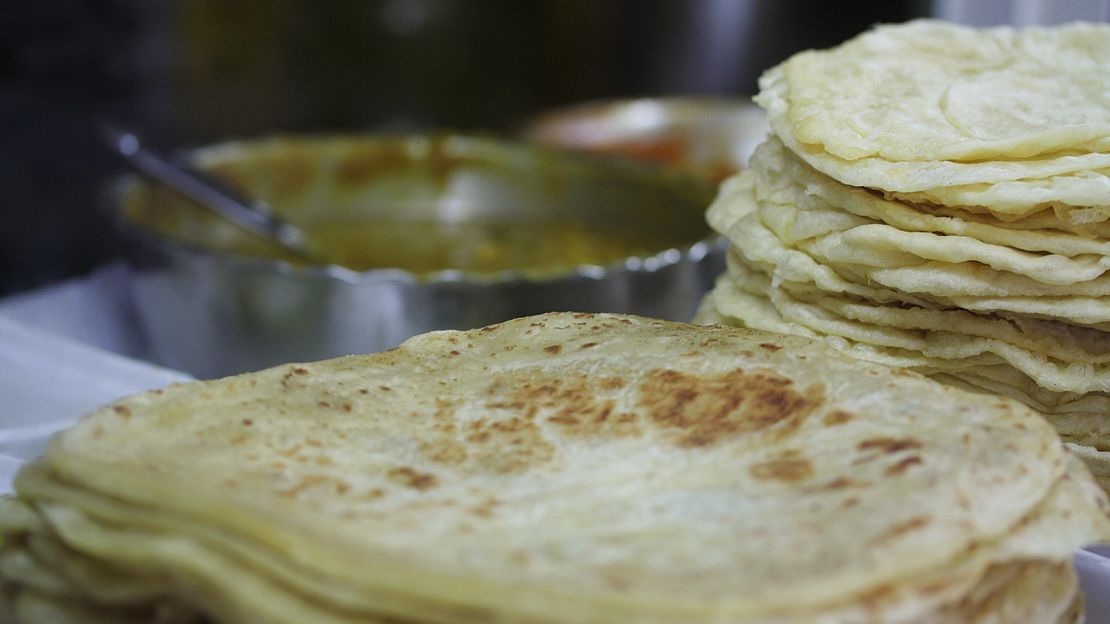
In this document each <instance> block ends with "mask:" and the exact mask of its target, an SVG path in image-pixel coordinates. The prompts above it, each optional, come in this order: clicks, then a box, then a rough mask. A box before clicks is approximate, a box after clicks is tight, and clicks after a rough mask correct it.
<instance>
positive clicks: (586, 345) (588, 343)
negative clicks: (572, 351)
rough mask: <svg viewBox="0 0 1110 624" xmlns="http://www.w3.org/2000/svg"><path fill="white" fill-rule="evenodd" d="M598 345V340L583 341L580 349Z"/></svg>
mask: <svg viewBox="0 0 1110 624" xmlns="http://www.w3.org/2000/svg"><path fill="white" fill-rule="evenodd" d="M596 346H597V343H596V342H583V343H582V344H581V345H579V347H578V348H579V349H589V348H591V347H596Z"/></svg>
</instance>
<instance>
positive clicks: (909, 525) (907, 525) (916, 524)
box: [872, 516, 931, 544]
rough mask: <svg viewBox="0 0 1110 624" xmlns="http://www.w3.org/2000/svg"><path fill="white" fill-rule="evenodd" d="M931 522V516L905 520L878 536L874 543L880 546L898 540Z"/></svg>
mask: <svg viewBox="0 0 1110 624" xmlns="http://www.w3.org/2000/svg"><path fill="white" fill-rule="evenodd" d="M930 521H931V520H930V518H929V516H917V517H916V518H910V519H909V520H905V521H903V522H899V523H897V524H892V525H891V526H890V528H888V529H887V530H885V531H883V532H882V533H880V534H879V535H878V537H876V538H875V539H873V540H872V543H873V544H879V543H882V542H887V541H890V540H892V539H896V538H898V537H901V536H903V535H905V534H907V533H912V532H913V531H916V530H918V529H921V528H923V527H925V525H927V524H929V522H930Z"/></svg>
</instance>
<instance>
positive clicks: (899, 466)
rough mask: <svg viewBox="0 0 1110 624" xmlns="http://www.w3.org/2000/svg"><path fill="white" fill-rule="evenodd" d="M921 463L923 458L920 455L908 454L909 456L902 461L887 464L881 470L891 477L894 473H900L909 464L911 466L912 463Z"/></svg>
mask: <svg viewBox="0 0 1110 624" xmlns="http://www.w3.org/2000/svg"><path fill="white" fill-rule="evenodd" d="M921 463H924V460H922V459H921V458H920V457H918V456H917V455H910V456H909V457H907V458H905V459H903V460H902V461H900V462H898V463H896V464H893V465H891V466H887V468H886V470H884V471H883V474H885V475H886V476H888V477H893V476H894V475H899V474H902V473H903V472H905V471H906V469H907V468H909V467H910V466H913V465H916V464H921Z"/></svg>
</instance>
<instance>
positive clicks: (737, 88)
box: [0, 0, 930, 296]
mask: <svg viewBox="0 0 1110 624" xmlns="http://www.w3.org/2000/svg"><path fill="white" fill-rule="evenodd" d="M0 5H2V6H3V12H2V13H0V14H2V15H3V17H2V18H0V160H2V162H3V163H4V166H3V167H0V189H3V191H2V197H3V200H2V201H3V205H4V211H5V215H4V218H3V220H2V221H0V296H3V295H5V294H11V293H16V292H20V291H24V290H27V289H31V288H34V287H37V286H42V285H45V284H48V283H50V282H53V281H56V280H59V279H62V278H66V277H71V276H77V275H82V274H84V273H86V272H88V271H89V270H90V269H92V268H94V267H96V266H98V265H101V264H103V263H105V262H108V261H110V260H112V259H114V258H116V257H117V256H118V255H119V243H120V241H119V239H118V236H117V234H116V232H115V231H114V230H113V227H112V225H111V223H110V220H109V219H108V218H107V216H106V213H105V210H104V207H103V205H102V200H101V198H100V196H101V194H102V193H103V187H104V184H105V181H106V180H107V179H108V178H109V177H110V176H111V175H112V174H114V173H116V172H118V171H120V170H121V165H120V163H119V161H117V160H116V159H115V158H114V157H113V156H111V155H110V154H109V153H108V152H107V151H106V150H105V149H104V148H103V147H102V145H101V143H100V141H99V140H98V137H97V135H96V133H95V131H94V129H95V124H96V122H97V120H98V119H100V118H103V117H114V118H117V119H120V120H124V121H125V122H126V123H128V124H132V125H134V126H135V127H137V128H139V129H141V130H143V131H144V132H145V133H146V134H147V135H148V137H149V139H151V140H152V142H154V143H156V144H159V145H162V146H166V147H179V146H193V145H200V144H204V143H209V142H214V141H219V140H223V139H229V138H247V137H255V136H260V135H265V134H272V133H290V132H334V131H350V130H390V131H403V130H415V129H425V128H450V129H461V130H489V131H500V132H511V131H513V130H514V129H515V128H517V127H518V126H519V124H520V123H521V122H522V120H524V119H526V118H527V117H529V116H530V115H534V114H535V113H537V112H539V111H542V110H545V109H550V108H552V107H557V106H561V105H565V104H570V103H575V102H580V101H584V100H595V99H602V98H610V97H624V96H641V95H654V94H724V95H749V94H751V93H753V92H754V90H755V85H756V79H757V77H758V75H759V73H760V72H761V71H762V70H763V69H764V68H766V67H768V66H770V65H773V64H774V63H777V62H778V61H780V60H782V59H784V58H785V57H786V56H788V55H790V54H791V53H793V52H796V51H798V50H801V49H804V48H809V47H825V46H831V45H834V44H836V43H838V42H840V41H842V40H843V39H846V38H848V37H850V36H852V35H854V34H856V33H858V32H859V31H861V30H863V29H865V28H867V27H868V26H870V25H872V24H874V23H876V22H885V21H901V20H905V19H909V18H912V17H915V16H919V15H924V14H928V13H929V11H930V5H929V3H928V2H920V1H908V0H891V1H888V2H882V3H855V2H850V3H841V2H798V1H793V0H778V1H774V2H771V1H765V2H759V1H755V0H751V1H749V0H528V1H526V2H521V1H519V0H311V1H307V0H234V1H226V0H46V1H43V2H20V1H17V0H4V1H3V2H0Z"/></svg>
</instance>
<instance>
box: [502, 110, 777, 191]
mask: <svg viewBox="0 0 1110 624" xmlns="http://www.w3.org/2000/svg"><path fill="white" fill-rule="evenodd" d="M768 132H770V126H769V125H768V123H767V117H766V114H765V113H764V112H763V110H762V109H761V108H759V107H758V106H756V105H755V104H752V103H751V102H750V101H748V100H747V99H740V98H729V97H711V96H672V97H654V98H635V99H616V100H601V101H596V102H586V103H583V104H577V105H574V106H570V107H567V108H562V109H558V110H552V111H547V112H544V113H541V114H540V115H537V116H536V117H535V118H533V119H531V120H529V121H528V122H527V123H526V124H525V128H524V132H523V134H524V136H526V137H528V138H529V139H531V140H533V141H537V142H540V143H545V144H548V145H556V146H561V147H568V148H575V149H580V150H586V151H590V152H598V153H606V154H619V155H622V156H625V157H631V158H635V159H639V160H646V161H650V162H654V163H660V164H663V165H666V166H668V167H670V168H674V169H679V170H683V171H686V172H689V173H692V174H695V175H702V176H706V177H708V178H710V179H711V180H714V181H717V182H719V181H721V180H723V179H724V178H726V177H728V176H730V175H732V174H733V173H735V172H736V171H738V170H740V169H742V168H744V167H745V166H747V163H748V158H749V157H750V156H751V154H752V152H753V151H755V148H756V146H757V145H759V144H760V143H762V142H763V140H764V139H766V138H767V133H768Z"/></svg>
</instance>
